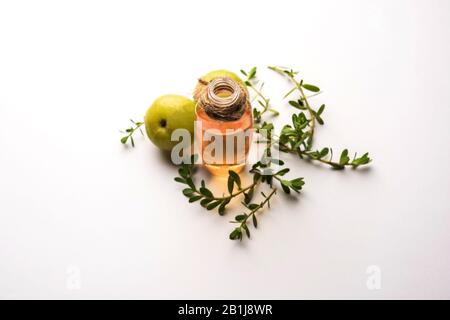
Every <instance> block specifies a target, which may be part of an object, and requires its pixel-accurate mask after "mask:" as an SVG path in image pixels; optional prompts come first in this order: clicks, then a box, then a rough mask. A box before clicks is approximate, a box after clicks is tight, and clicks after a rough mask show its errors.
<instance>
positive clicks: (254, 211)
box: [240, 188, 277, 228]
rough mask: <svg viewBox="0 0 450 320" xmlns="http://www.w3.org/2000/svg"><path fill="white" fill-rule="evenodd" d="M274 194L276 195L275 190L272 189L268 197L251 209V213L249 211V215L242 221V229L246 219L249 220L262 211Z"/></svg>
mask: <svg viewBox="0 0 450 320" xmlns="http://www.w3.org/2000/svg"><path fill="white" fill-rule="evenodd" d="M275 193H277V189H276V188H273V189H272V192H270V193H269V195H268V196H267V197H266V198H265V199H264V200H263V201H262V202H261V203H260V204H259V205H258V206H257V207H256V208H255V209H253V210H252V211H250V213H249V214H247V217H246V218H245V220H243V221H242V222H241V226H240V227H241V228H242V227H243V225H244V224H247V221H248V219H249V218H251V217H252V216H253V215H254V214H255V213H256V212H257V211H258V210H260V209H262V208H263V207H264V206H265V205H266V203H268V202H269V200H270V198H272V196H273V195H274V194H275Z"/></svg>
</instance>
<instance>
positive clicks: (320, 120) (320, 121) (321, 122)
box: [316, 114, 324, 126]
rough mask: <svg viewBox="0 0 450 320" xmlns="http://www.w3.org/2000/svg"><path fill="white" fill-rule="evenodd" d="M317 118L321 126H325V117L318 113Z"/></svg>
mask: <svg viewBox="0 0 450 320" xmlns="http://www.w3.org/2000/svg"><path fill="white" fill-rule="evenodd" d="M316 120H317V122H318V123H319V124H320V125H321V126H323V124H324V121H323V119H322V118H321V117H320V115H319V114H316Z"/></svg>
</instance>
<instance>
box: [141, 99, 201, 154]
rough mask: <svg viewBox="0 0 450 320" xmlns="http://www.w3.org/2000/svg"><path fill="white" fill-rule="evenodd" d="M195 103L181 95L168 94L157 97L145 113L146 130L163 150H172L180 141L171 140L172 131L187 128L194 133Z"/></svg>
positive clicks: (150, 137)
mask: <svg viewBox="0 0 450 320" xmlns="http://www.w3.org/2000/svg"><path fill="white" fill-rule="evenodd" d="M194 120H195V103H194V101H192V100H190V99H188V98H186V97H183V96H179V95H174V94H168V95H164V96H160V97H159V98H158V99H156V100H155V101H154V102H153V103H152V105H151V106H150V108H148V110H147V113H146V114H145V131H146V132H147V135H148V137H149V139H150V140H151V141H152V142H153V143H154V144H155V145H156V146H157V147H158V148H160V149H162V150H171V149H172V148H173V147H174V146H175V145H176V144H178V141H171V135H172V132H173V131H174V130H176V129H186V130H188V131H189V132H190V133H191V137H193V135H194Z"/></svg>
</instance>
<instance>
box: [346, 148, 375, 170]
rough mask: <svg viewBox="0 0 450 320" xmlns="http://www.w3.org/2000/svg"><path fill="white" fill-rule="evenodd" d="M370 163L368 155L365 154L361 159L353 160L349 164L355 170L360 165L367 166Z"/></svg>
mask: <svg viewBox="0 0 450 320" xmlns="http://www.w3.org/2000/svg"><path fill="white" fill-rule="evenodd" d="M370 161H371V159H370V158H369V153H367V152H366V153H365V154H363V155H362V156H361V157H359V158H356V159H354V160H353V161H352V163H351V164H352V166H353V167H355V168H356V167H358V166H360V165H364V164H368V163H369V162H370Z"/></svg>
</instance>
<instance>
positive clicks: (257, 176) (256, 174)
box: [253, 173, 261, 183]
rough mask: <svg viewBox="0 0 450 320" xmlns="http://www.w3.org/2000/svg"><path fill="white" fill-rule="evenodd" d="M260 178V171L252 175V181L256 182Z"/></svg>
mask: <svg viewBox="0 0 450 320" xmlns="http://www.w3.org/2000/svg"><path fill="white" fill-rule="evenodd" d="M260 179H261V174H260V173H255V174H254V175H253V182H254V183H256V182H258V181H259V180H260Z"/></svg>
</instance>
